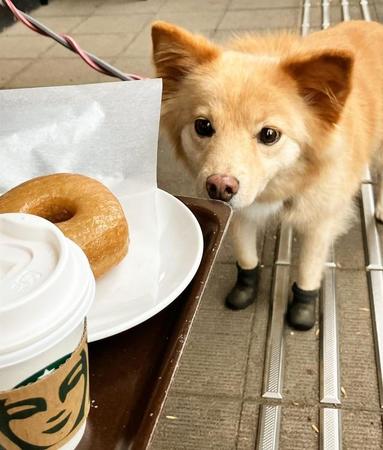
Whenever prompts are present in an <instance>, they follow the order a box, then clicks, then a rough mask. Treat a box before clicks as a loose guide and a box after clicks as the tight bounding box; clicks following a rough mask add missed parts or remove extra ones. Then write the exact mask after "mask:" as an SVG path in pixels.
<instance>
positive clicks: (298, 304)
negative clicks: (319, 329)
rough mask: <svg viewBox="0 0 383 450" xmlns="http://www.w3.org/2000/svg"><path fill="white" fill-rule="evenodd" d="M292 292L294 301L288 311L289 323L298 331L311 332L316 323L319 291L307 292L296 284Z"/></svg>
mask: <svg viewBox="0 0 383 450" xmlns="http://www.w3.org/2000/svg"><path fill="white" fill-rule="evenodd" d="M292 291H293V299H292V301H291V303H290V304H289V306H288V309H287V322H288V324H289V325H290V326H291V327H293V328H295V329H296V330H300V331H307V330H310V329H311V328H312V327H313V326H314V323H315V304H316V300H317V298H318V295H319V289H314V290H312V291H305V290H303V289H300V288H299V287H298V285H297V284H296V283H294V284H293V287H292Z"/></svg>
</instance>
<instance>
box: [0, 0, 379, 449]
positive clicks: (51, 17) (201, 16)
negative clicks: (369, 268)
mask: <svg viewBox="0 0 383 450" xmlns="http://www.w3.org/2000/svg"><path fill="white" fill-rule="evenodd" d="M350 4H351V6H350V11H351V16H352V18H360V17H361V10H360V6H359V4H358V2H357V1H350ZM369 4H370V12H371V15H372V18H373V19H375V20H381V21H383V0H380V1H375V2H369ZM340 11H341V9H340V0H338V1H333V2H331V15H330V17H331V23H336V22H338V21H340V20H341V14H340ZM33 15H34V16H35V17H36V18H39V19H41V20H43V21H44V22H45V23H46V24H47V25H48V26H50V27H52V28H53V29H55V30H57V31H61V32H68V33H70V34H71V35H72V36H74V37H75V38H77V39H78V41H79V42H80V44H82V45H83V47H84V48H86V49H87V50H89V51H91V52H94V53H95V54H97V55H98V56H100V57H103V58H105V59H106V60H108V61H109V62H111V63H112V64H114V65H116V66H117V67H119V68H120V69H123V70H126V71H129V72H137V73H139V74H142V75H148V76H150V75H151V74H152V71H151V66H150V40H149V26H150V25H149V24H150V22H151V21H152V20H154V19H156V18H160V19H164V20H168V21H172V22H175V23H177V24H180V25H184V26H187V27H188V28H189V29H191V30H194V31H199V32H202V33H204V34H206V35H207V36H209V37H211V38H212V39H215V40H217V41H222V40H224V39H225V38H226V37H228V36H229V35H230V34H231V33H232V32H233V31H239V30H244V31H245V30H260V29H264V28H273V29H278V28H290V29H294V30H297V31H298V32H299V25H300V23H301V20H302V7H301V2H300V0H205V1H202V0H201V1H197V0H194V1H193V0H147V1H137V2H128V1H122V0H120V1H118V0H108V1H101V0H81V1H79V0H56V1H55V0H50V4H49V5H48V6H47V7H41V8H39V9H38V10H36V11H34V13H33ZM321 20H322V17H321V9H320V3H318V2H317V1H314V2H313V4H312V8H311V17H310V22H311V26H312V29H319V28H320V26H321ZM101 81H108V79H107V78H105V77H103V76H101V75H99V74H97V73H96V72H93V71H92V70H89V69H88V68H87V66H86V65H84V64H83V63H82V61H80V60H79V59H78V58H76V57H74V56H73V55H72V54H71V53H70V52H68V51H66V50H63V49H62V48H60V47H59V46H58V45H56V44H55V43H53V42H52V41H50V40H48V39H46V38H43V37H40V36H35V35H33V34H31V33H30V32H29V31H28V30H26V29H25V28H24V27H23V26H22V25H20V24H15V25H13V26H12V27H10V28H8V29H6V30H5V31H4V32H3V33H1V34H0V86H1V87H3V88H19V87H31V86H48V85H59V84H78V83H92V82H101ZM158 175H159V185H160V187H162V188H164V189H167V190H168V191H170V192H171V193H174V194H186V195H188V194H191V193H192V188H191V185H190V183H189V179H188V177H187V175H186V173H185V171H184V169H183V168H182V167H181V166H179V165H178V163H177V162H176V161H175V160H174V157H173V155H172V154H171V153H170V152H169V151H168V147H167V145H166V143H161V144H160V149H159V169H158ZM379 232H380V234H381V236H382V235H383V229H379ZM275 243H276V230H275V229H270V230H268V232H267V233H266V235H265V236H264V237H262V239H260V251H261V252H262V264H263V265H264V268H263V271H262V277H261V286H260V293H259V298H258V301H257V304H256V305H254V306H252V307H250V308H248V309H247V310H245V311H241V312H231V311H228V310H226V309H225V308H224V306H223V299H224V296H225V294H226V293H227V291H228V289H229V288H230V287H231V285H232V283H233V281H234V278H235V266H234V260H233V256H232V249H231V246H230V242H229V241H226V242H225V244H224V246H223V249H222V250H221V252H220V254H219V257H218V263H217V264H216V266H215V269H214V273H213V276H212V278H211V281H210V285H209V288H208V291H207V293H206V295H205V296H204V298H203V300H202V304H201V308H200V310H199V312H198V315H197V318H196V321H195V323H194V326H193V329H192V332H191V335H190V339H189V341H188V344H187V348H186V351H185V353H184V355H183V358H182V360H181V364H180V367H179V369H178V372H177V375H176V378H175V380H174V383H173V385H172V388H171V390H170V393H169V397H168V400H167V403H166V405H165V409H164V412H163V414H162V416H161V419H160V421H159V426H158V429H157V432H156V434H155V436H154V439H153V443H152V446H151V448H152V450H160V449H164V450H171V449H198V450H202V449H207V448H216V449H234V448H238V449H252V448H254V445H255V443H256V436H257V427H258V415H259V410H260V405H262V404H265V403H267V401H266V400H265V399H263V398H262V392H263V390H262V384H263V377H264V367H263V366H264V358H265V345H266V336H267V327H268V322H269V317H270V311H271V308H270V295H271V285H272V266H273V261H274V249H275ZM298 245H299V243H298V242H296V241H294V251H293V255H294V258H293V265H292V268H293V270H292V278H293V276H294V264H295V262H296V258H295V255H296V248H297V246H298ZM336 262H337V264H338V268H337V285H336V294H337V302H338V311H339V315H340V365H341V373H342V376H341V385H342V399H341V400H342V405H341V410H342V427H343V431H342V436H343V447H344V448H345V449H355V450H362V449H363V450H364V449H371V450H372V449H374V450H375V449H380V448H383V440H382V416H381V409H380V407H379V399H378V379H377V370H376V365H375V356H374V341H373V333H372V326H371V316H370V303H369V296H368V289H367V279H366V273H365V260H364V251H363V243H362V234H361V227H360V220H358V221H356V223H355V226H354V227H353V229H352V230H351V231H350V233H349V234H348V235H347V236H345V237H344V238H342V239H341V240H340V241H339V242H338V244H337V246H336ZM320 339H321V335H320V330H319V325H317V326H316V327H315V328H314V330H312V331H310V332H308V333H297V332H295V333H293V332H291V331H290V330H288V329H286V330H285V352H286V360H285V375H284V388H283V400H282V401H281V402H280V404H282V421H281V432H280V448H281V449H282V450H308V449H316V448H318V445H319V434H318V428H319V427H320V424H319V410H320V408H321V406H320V403H319V399H320V397H319V385H320V376H319V373H320V361H319V348H320ZM270 404H273V403H272V402H271V403H270ZM269 448H271V447H269ZM328 448H329V449H332V448H334V449H335V448H336V447H335V446H333V447H331V446H330V447H328Z"/></svg>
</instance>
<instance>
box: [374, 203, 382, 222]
mask: <svg viewBox="0 0 383 450" xmlns="http://www.w3.org/2000/svg"><path fill="white" fill-rule="evenodd" d="M375 217H376V219H377V220H379V222H383V205H379V204H378V205H376V208H375Z"/></svg>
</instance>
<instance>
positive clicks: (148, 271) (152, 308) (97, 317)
mask: <svg viewBox="0 0 383 450" xmlns="http://www.w3.org/2000/svg"><path fill="white" fill-rule="evenodd" d="M120 202H121V204H122V206H123V208H124V211H125V213H126V217H127V218H128V222H129V228H130V229H129V233H130V237H131V241H130V246H129V252H128V255H127V257H126V258H125V259H124V261H122V263H120V264H119V265H118V266H117V267H115V268H114V269H112V270H111V271H110V272H108V273H107V274H106V275H105V276H104V277H102V278H101V279H100V280H98V281H97V287H96V292H97V294H96V299H95V302H94V304H93V306H92V308H91V311H90V313H89V315H88V340H89V342H92V341H97V340H99V339H103V338H106V337H108V336H112V335H114V334H117V333H120V332H122V331H125V330H128V329H129V328H132V327H134V326H135V325H138V324H139V323H141V322H144V321H145V320H147V319H149V318H150V317H152V316H154V315H155V314H157V313H158V312H159V311H161V310H162V309H164V308H165V307H166V306H168V305H169V304H170V303H171V302H172V301H173V300H175V299H176V298H177V297H178V296H179V295H180V294H181V292H182V291H183V290H184V289H185V288H186V287H187V285H188V284H189V283H190V281H191V280H192V278H193V276H194V275H195V273H196V271H197V269H198V267H199V264H200V262H201V258H202V252H203V237H202V232H201V228H200V226H199V223H198V221H197V220H196V218H195V217H194V215H193V214H192V213H191V212H190V210H189V209H188V208H187V207H186V206H185V205H184V204H183V203H182V202H180V201H179V200H177V199H176V198H175V197H173V196H172V195H170V194H168V193H166V192H164V191H161V190H159V189H158V190H157V191H154V192H153V193H151V194H145V195H141V196H135V197H134V196H133V197H130V198H129V200H128V201H124V199H120ZM151 202H153V206H154V207H155V208H156V210H157V220H158V223H157V228H156V230H157V232H158V233H157V234H156V235H155V236H153V233H152V232H151V231H150V230H145V223H148V220H150V218H149V217H145V211H144V209H143V205H148V204H150V203H151ZM147 214H150V208H149V212H148V213H147ZM143 216H144V217H143ZM148 228H149V227H148ZM149 234H150V235H149Z"/></svg>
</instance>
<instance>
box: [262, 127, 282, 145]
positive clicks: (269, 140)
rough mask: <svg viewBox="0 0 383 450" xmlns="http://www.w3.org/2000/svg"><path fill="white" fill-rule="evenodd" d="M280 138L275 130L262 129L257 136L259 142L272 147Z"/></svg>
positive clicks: (279, 134)
mask: <svg viewBox="0 0 383 450" xmlns="http://www.w3.org/2000/svg"><path fill="white" fill-rule="evenodd" d="M280 137H281V133H280V132H279V131H278V130H276V129H275V128H268V127H265V128H262V130H261V131H260V133H259V134H258V140H259V142H262V144H265V145H273V144H275V143H276V142H278V141H279V139H280Z"/></svg>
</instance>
